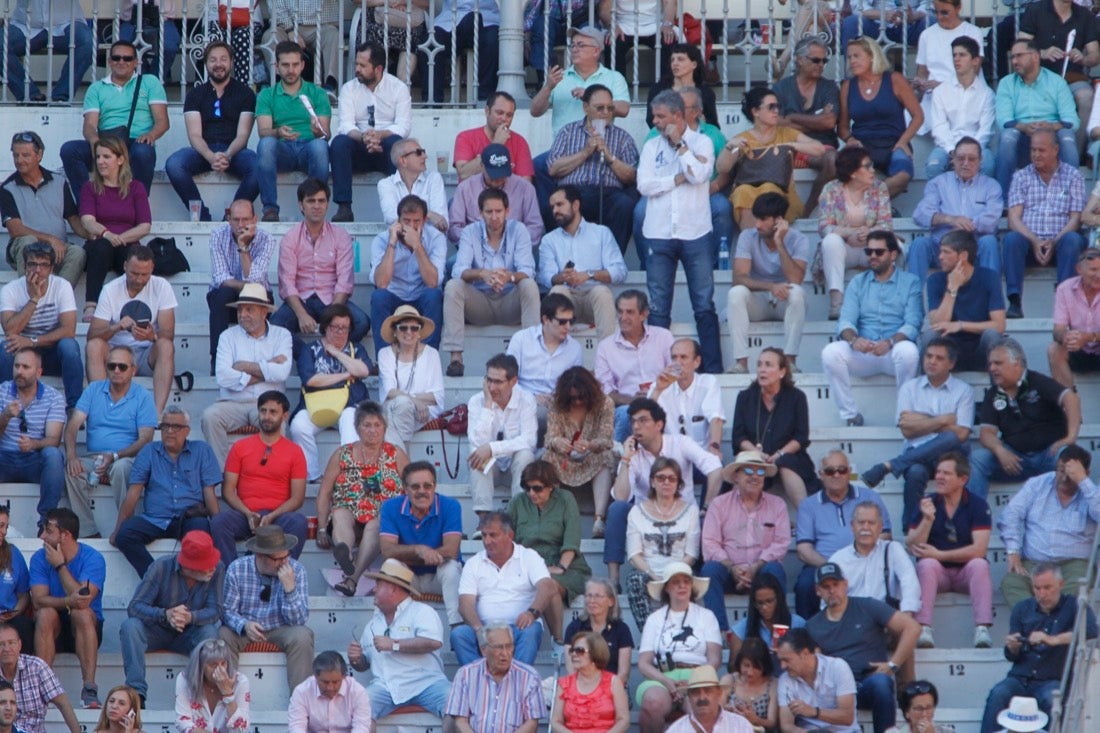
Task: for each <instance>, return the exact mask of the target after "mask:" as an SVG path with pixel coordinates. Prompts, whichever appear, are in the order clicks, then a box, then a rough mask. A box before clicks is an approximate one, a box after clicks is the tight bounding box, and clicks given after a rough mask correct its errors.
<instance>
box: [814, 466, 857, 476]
mask: <svg viewBox="0 0 1100 733" xmlns="http://www.w3.org/2000/svg"><path fill="white" fill-rule="evenodd" d="M851 470H852V469H850V468H849V467H848V466H825V468H823V469H821V472H822V473H823V474H825V475H826V476H841V475H844V476H847V475H848V472H849V471H851Z"/></svg>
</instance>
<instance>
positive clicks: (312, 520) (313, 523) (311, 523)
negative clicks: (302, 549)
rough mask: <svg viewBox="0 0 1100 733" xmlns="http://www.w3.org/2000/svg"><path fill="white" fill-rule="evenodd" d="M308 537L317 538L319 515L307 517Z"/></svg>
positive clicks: (309, 538) (308, 538)
mask: <svg viewBox="0 0 1100 733" xmlns="http://www.w3.org/2000/svg"><path fill="white" fill-rule="evenodd" d="M306 539H307V540H315V539H317V517H306Z"/></svg>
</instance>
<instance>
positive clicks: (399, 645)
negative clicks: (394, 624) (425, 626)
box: [392, 641, 401, 652]
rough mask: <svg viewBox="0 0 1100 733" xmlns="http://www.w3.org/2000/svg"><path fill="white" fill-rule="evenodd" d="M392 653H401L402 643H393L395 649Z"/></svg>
mask: <svg viewBox="0 0 1100 733" xmlns="http://www.w3.org/2000/svg"><path fill="white" fill-rule="evenodd" d="M392 651H395V652H399V651H401V642H398V641H395V642H394V643H393V649H392Z"/></svg>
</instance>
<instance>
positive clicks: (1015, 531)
mask: <svg viewBox="0 0 1100 733" xmlns="http://www.w3.org/2000/svg"><path fill="white" fill-rule="evenodd" d="M1098 521H1100V488H1097V487H1096V484H1094V483H1093V482H1092V479H1090V478H1086V479H1085V480H1084V481H1082V482H1081V483H1080V484H1078V485H1077V494H1076V495H1075V496H1074V497H1073V498H1072V499H1071V500H1070V502H1069V504H1067V505H1066V506H1062V502H1061V500H1059V498H1058V491H1057V489H1056V488H1055V473H1054V471H1051V472H1050V473H1044V474H1042V475H1041V476H1036V477H1034V478H1029V479H1028V480H1027V482H1025V483H1024V485H1023V488H1021V489H1020V490H1019V492H1017V494H1016V496H1014V497H1012V501H1010V502H1008V506H1006V507H1005V508H1004V509H1003V510H1002V511H1001V516H1000V518H999V519H998V520H997V529H999V530H1000V531H1001V539H1003V540H1004V543H1005V550H1007V551H1008V552H1012V553H1018V554H1022V555H1023V557H1024V559H1025V560H1031V561H1032V562H1061V561H1062V560H1080V559H1086V558H1088V556H1089V553H1090V552H1092V543H1093V541H1094V540H1095V538H1096V523H1097V522H1098ZM1021 550H1022V552H1021Z"/></svg>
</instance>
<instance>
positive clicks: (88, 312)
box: [80, 303, 96, 323]
mask: <svg viewBox="0 0 1100 733" xmlns="http://www.w3.org/2000/svg"><path fill="white" fill-rule="evenodd" d="M95 305H96V304H95V303H87V304H85V306H84V315H83V316H81V318H80V320H81V321H83V322H84V323H91V322H92V319H93V318H95Z"/></svg>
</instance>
